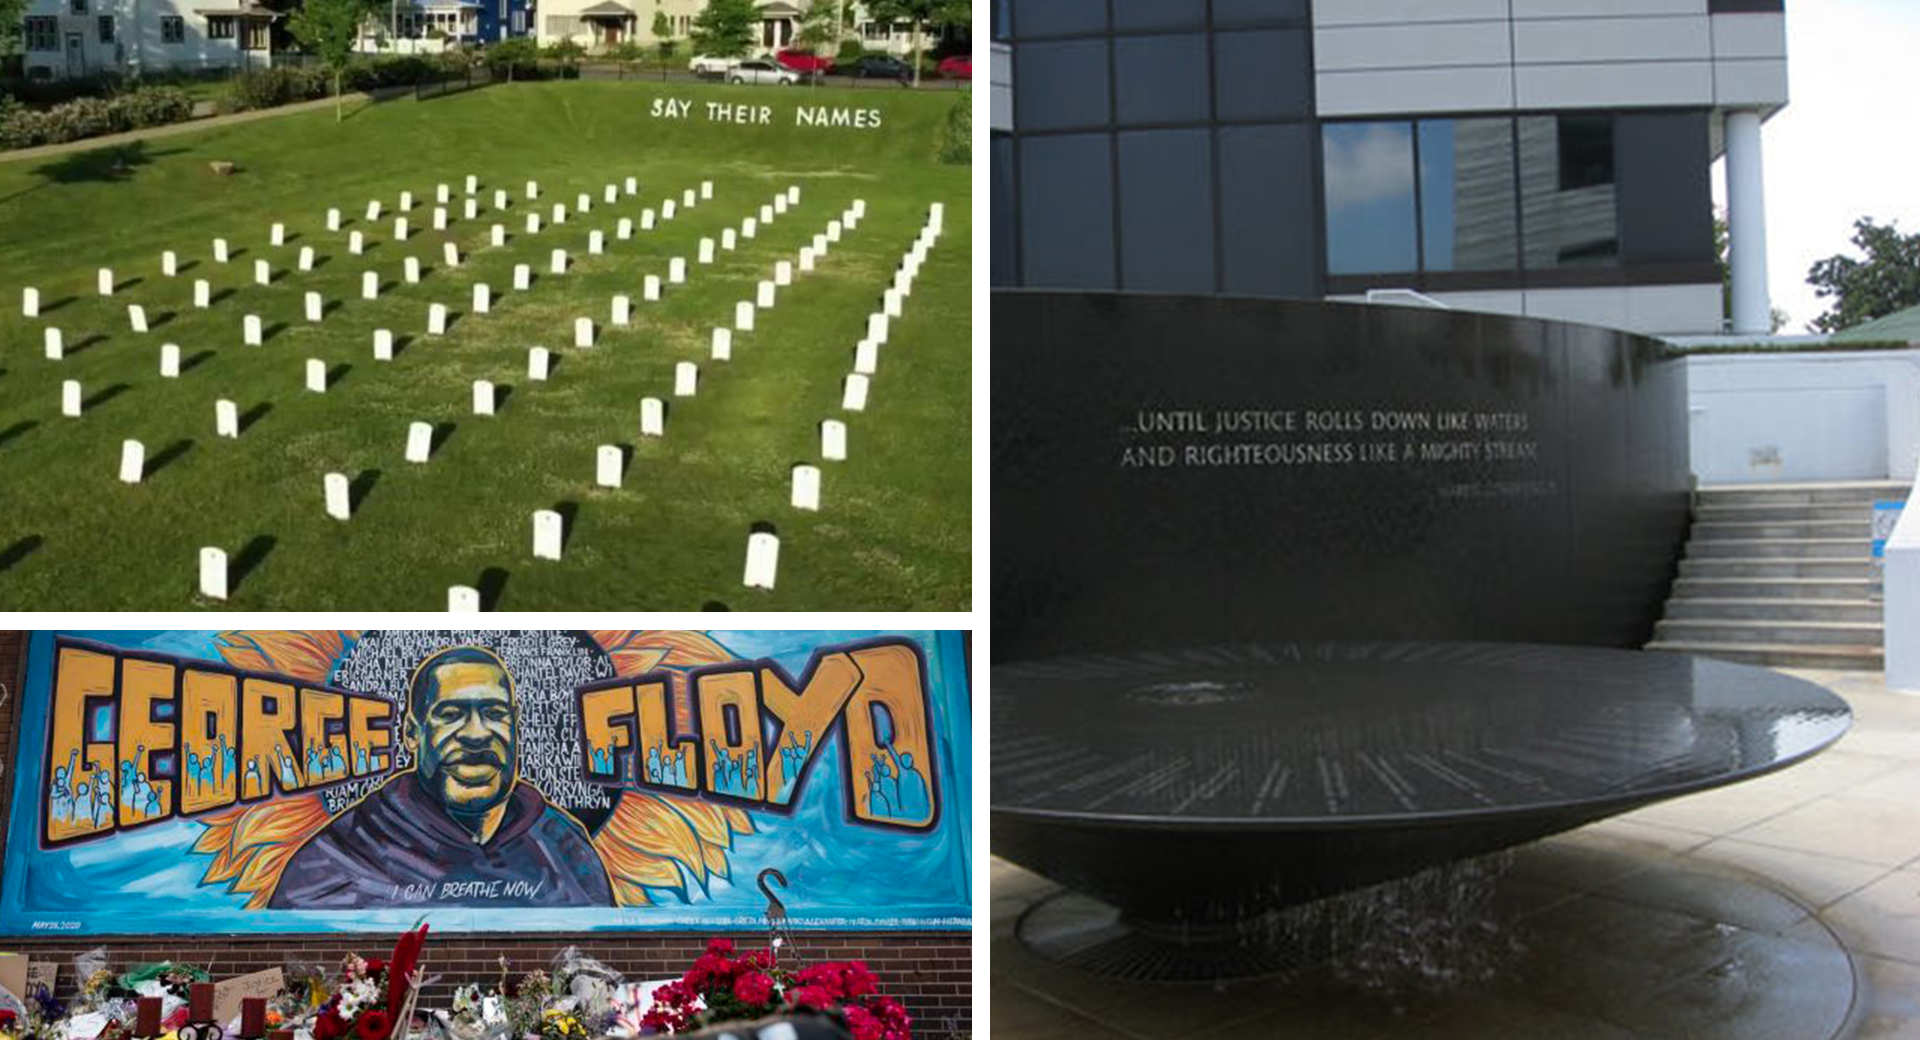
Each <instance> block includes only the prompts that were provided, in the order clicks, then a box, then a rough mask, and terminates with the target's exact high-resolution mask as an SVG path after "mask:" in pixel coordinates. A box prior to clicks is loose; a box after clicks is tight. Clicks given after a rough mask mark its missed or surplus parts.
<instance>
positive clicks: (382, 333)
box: [373, 329, 393, 361]
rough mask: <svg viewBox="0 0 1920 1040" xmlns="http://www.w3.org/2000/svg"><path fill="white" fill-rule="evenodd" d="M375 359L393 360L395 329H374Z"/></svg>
mask: <svg viewBox="0 0 1920 1040" xmlns="http://www.w3.org/2000/svg"><path fill="white" fill-rule="evenodd" d="M373 359H374V360H375V361H392V360H393V330H392V329H374V330H373Z"/></svg>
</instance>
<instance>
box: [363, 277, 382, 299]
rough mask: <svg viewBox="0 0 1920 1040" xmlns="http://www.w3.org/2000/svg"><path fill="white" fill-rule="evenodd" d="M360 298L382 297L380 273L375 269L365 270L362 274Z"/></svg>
mask: <svg viewBox="0 0 1920 1040" xmlns="http://www.w3.org/2000/svg"><path fill="white" fill-rule="evenodd" d="M360 298H361V299H363V300H377V299H379V298H380V275H379V274H378V273H377V272H374V271H364V272H362V273H361V275H360Z"/></svg>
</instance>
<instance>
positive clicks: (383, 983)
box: [308, 924, 427, 1040]
mask: <svg viewBox="0 0 1920 1040" xmlns="http://www.w3.org/2000/svg"><path fill="white" fill-rule="evenodd" d="M426 938H427V926H426V925H425V924H421V925H420V926H418V927H416V928H415V929H413V930H412V931H410V932H407V933H405V934H403V935H402V936H400V941H399V942H397V943H395V944H394V947H393V957H392V959H390V960H385V961H380V960H367V959H366V958H364V957H360V956H358V955H354V954H350V955H348V957H347V959H346V961H345V962H344V963H343V964H342V965H341V970H340V984H339V985H338V986H337V987H336V988H335V990H334V994H333V996H332V997H331V998H329V999H328V1000H327V1002H326V1003H324V1004H322V1005H320V1010H319V1012H318V1013H317V1014H315V1015H314V1017H313V1021H312V1022H311V1024H310V1025H309V1027H308V1028H309V1031H310V1032H311V1033H312V1035H313V1040H390V1038H392V1037H394V1036H395V1035H396V1034H397V1035H398V1036H399V1038H400V1040H406V1038H407V1036H408V1034H409V1032H410V1027H411V1024H412V1020H413V1006H414V1002H415V1001H416V1000H418V999H419V994H420V990H419V985H418V983H419V963H420V947H421V945H422V944H423V943H425V942H426Z"/></svg>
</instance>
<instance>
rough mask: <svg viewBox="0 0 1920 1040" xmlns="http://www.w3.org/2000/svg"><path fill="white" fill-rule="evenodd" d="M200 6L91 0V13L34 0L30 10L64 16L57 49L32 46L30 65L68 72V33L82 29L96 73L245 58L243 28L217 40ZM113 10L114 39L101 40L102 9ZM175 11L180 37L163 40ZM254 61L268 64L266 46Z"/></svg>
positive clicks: (208, 65) (183, 0)
mask: <svg viewBox="0 0 1920 1040" xmlns="http://www.w3.org/2000/svg"><path fill="white" fill-rule="evenodd" d="M196 6H206V4H204V3H199V4H197V3H195V2H193V0H137V2H136V0H88V2H87V13H86V14H84V15H75V14H71V13H69V12H71V10H72V5H71V3H70V0H33V2H32V3H31V4H29V6H28V7H27V11H26V13H27V14H28V15H34V16H39V15H57V16H58V17H59V18H60V36H59V39H58V41H57V42H58V43H59V45H60V47H61V49H60V50H57V51H28V52H27V53H26V55H25V58H26V67H27V68H29V69H31V68H34V67H36V66H45V67H48V68H51V69H52V70H53V75H54V77H55V78H65V77H66V75H67V56H66V51H65V47H66V34H67V33H69V32H78V33H80V34H81V36H82V38H83V40H84V54H85V58H86V73H87V74H88V75H94V74H97V73H100V72H103V71H119V72H133V71H135V70H136V69H137V70H141V71H145V72H163V71H168V70H181V71H193V70H200V69H219V68H228V67H231V66H234V65H236V64H240V63H241V62H242V60H243V59H242V56H241V53H240V39H239V37H240V29H239V27H238V26H236V27H235V29H234V36H233V38H231V39H225V40H214V39H209V38H208V37H207V20H206V18H205V17H203V16H201V15H199V14H197V13H195V11H194V8H195V7H196ZM103 14H108V15H113V16H114V33H115V35H114V42H113V43H108V44H102V43H101V42H100V28H99V22H98V18H99V16H100V15H103ZM167 16H177V17H179V18H180V19H181V21H182V29H183V32H182V37H181V40H180V42H179V43H165V42H163V41H162V39H161V34H160V21H161V19H162V18H163V17H167ZM248 57H251V58H252V59H253V60H254V62H255V63H257V64H260V65H265V64H267V61H268V55H267V53H266V52H265V51H261V52H257V53H254V54H251V55H249V56H248Z"/></svg>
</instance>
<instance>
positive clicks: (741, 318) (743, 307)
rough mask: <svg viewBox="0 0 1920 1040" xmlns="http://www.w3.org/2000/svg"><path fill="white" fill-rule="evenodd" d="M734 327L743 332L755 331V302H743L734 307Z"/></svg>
mask: <svg viewBox="0 0 1920 1040" xmlns="http://www.w3.org/2000/svg"><path fill="white" fill-rule="evenodd" d="M733 327H734V328H736V329H739V330H740V331H741V332H752V331H753V301H752V300H741V301H740V302H739V303H736V304H734V305H733Z"/></svg>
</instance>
